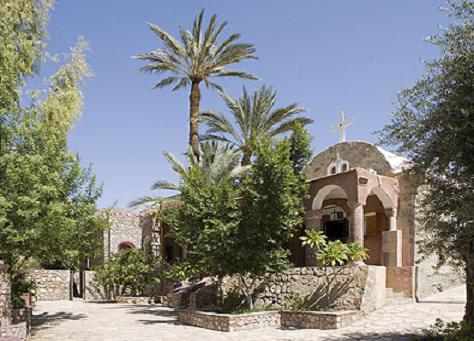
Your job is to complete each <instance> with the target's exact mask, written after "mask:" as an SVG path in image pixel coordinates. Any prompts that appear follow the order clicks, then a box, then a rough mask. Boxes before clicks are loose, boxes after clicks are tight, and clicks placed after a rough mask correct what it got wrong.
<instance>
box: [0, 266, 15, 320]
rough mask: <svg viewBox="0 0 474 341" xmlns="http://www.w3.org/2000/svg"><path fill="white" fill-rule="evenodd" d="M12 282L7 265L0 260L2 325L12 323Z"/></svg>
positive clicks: (0, 313) (0, 310)
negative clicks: (7, 271)
mask: <svg viewBox="0 0 474 341" xmlns="http://www.w3.org/2000/svg"><path fill="white" fill-rule="evenodd" d="M10 288H11V284H10V278H9V276H8V275H7V273H6V266H5V265H4V264H3V262H0V327H4V326H6V325H9V324H10V321H11V311H12V307H11V298H10V297H11V296H10V295H11V292H10Z"/></svg>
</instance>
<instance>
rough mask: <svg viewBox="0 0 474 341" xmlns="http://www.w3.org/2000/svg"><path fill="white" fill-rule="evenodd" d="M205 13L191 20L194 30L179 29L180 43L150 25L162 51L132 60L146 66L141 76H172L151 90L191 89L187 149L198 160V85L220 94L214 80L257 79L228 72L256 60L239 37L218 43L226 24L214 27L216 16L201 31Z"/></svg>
mask: <svg viewBox="0 0 474 341" xmlns="http://www.w3.org/2000/svg"><path fill="white" fill-rule="evenodd" d="M203 17H204V10H202V11H201V12H200V13H199V15H198V16H197V18H196V19H195V20H194V23H193V28H192V30H191V31H188V30H187V29H185V28H184V27H181V26H180V28H179V31H180V40H181V42H180V41H178V39H176V38H174V37H173V36H172V35H170V34H169V33H168V32H166V31H165V30H163V29H161V28H160V27H158V26H156V25H153V24H149V26H150V29H151V30H152V31H153V33H155V34H156V35H157V36H158V38H159V39H160V40H161V42H162V43H163V45H164V48H163V49H160V50H155V51H152V52H149V53H144V54H139V55H137V56H135V58H137V59H140V60H143V61H146V62H149V64H147V65H145V66H143V67H142V68H140V71H142V72H150V73H155V74H157V75H160V76H161V75H162V74H166V73H168V74H171V76H169V77H165V78H162V79H161V81H160V82H158V83H157V84H156V85H155V87H154V88H156V89H159V88H163V87H166V86H173V91H175V90H178V89H181V88H185V87H188V86H191V93H190V95H189V145H190V146H191V148H192V151H193V153H194V155H195V156H196V158H199V104H200V101H201V92H200V88H199V86H200V84H201V82H204V84H205V85H206V87H211V88H214V89H219V90H222V88H221V86H220V85H219V84H217V83H216V82H215V78H224V77H237V78H245V79H258V78H257V77H255V76H253V75H251V74H248V73H245V72H241V71H235V70H230V69H228V68H227V66H228V65H231V64H236V63H239V62H241V61H243V60H245V59H256V57H255V56H254V53H255V48H254V46H253V45H252V44H246V43H238V42H237V40H238V39H239V38H240V34H232V35H230V36H229V37H228V38H225V39H223V40H221V41H220V40H219V39H220V36H221V33H222V32H223V30H224V28H225V27H226V26H227V22H223V23H222V24H220V25H218V24H217V16H216V15H213V16H212V17H211V19H210V20H209V24H208V26H207V28H206V29H203V27H202V24H203V22H202V21H203Z"/></svg>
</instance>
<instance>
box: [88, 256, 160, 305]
mask: <svg viewBox="0 0 474 341" xmlns="http://www.w3.org/2000/svg"><path fill="white" fill-rule="evenodd" d="M158 265H159V263H158V262H157V261H156V259H155V257H150V255H149V254H147V255H146V257H145V252H144V251H142V250H135V249H126V250H123V251H121V252H119V253H116V254H112V255H111V256H110V258H109V260H108V261H107V262H105V263H104V264H102V265H101V266H99V267H98V268H97V269H96V274H95V278H96V280H97V282H98V283H99V284H100V285H103V286H104V287H105V288H108V289H110V290H112V292H113V293H114V294H115V295H131V296H138V295H140V294H142V290H143V286H144V285H145V284H148V283H153V282H155V281H159V271H158Z"/></svg>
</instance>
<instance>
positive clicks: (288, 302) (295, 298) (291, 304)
mask: <svg viewBox="0 0 474 341" xmlns="http://www.w3.org/2000/svg"><path fill="white" fill-rule="evenodd" d="M310 308H311V306H310V301H309V296H302V295H300V294H298V293H293V294H291V296H289V297H287V298H286V299H285V301H284V302H283V309H284V310H310Z"/></svg>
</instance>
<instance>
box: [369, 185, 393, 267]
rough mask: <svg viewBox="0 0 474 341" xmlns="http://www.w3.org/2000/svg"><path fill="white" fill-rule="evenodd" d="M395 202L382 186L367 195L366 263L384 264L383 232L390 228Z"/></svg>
mask: <svg viewBox="0 0 474 341" xmlns="http://www.w3.org/2000/svg"><path fill="white" fill-rule="evenodd" d="M392 208H393V203H392V200H391V199H390V197H389V196H388V195H387V193H386V192H385V191H384V190H383V189H382V188H381V187H374V188H373V189H372V190H371V191H370V193H369V195H368V196H367V199H366V203H365V206H364V247H365V248H367V249H368V254H369V258H368V259H367V260H366V262H365V263H366V264H369V265H384V261H383V250H382V246H383V240H382V235H383V232H385V231H388V230H389V229H390V217H389V216H388V215H387V211H391V210H392Z"/></svg>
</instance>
